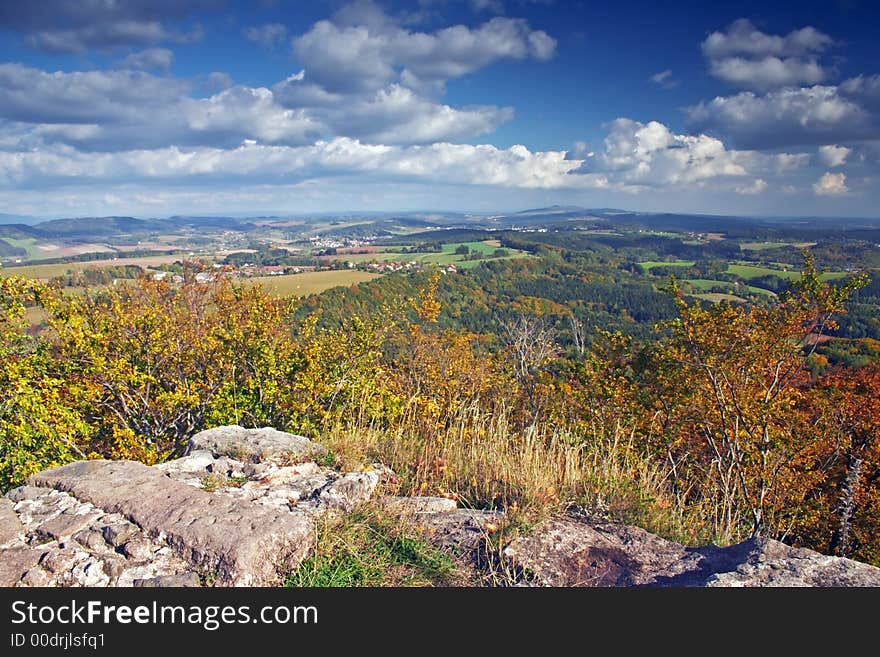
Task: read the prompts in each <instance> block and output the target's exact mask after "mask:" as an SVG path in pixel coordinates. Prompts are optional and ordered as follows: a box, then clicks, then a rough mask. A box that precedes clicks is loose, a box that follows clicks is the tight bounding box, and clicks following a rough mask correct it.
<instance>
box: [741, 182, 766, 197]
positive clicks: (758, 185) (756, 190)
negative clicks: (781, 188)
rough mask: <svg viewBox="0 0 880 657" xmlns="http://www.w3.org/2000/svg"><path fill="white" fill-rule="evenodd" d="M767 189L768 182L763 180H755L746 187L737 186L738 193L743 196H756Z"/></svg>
mask: <svg viewBox="0 0 880 657" xmlns="http://www.w3.org/2000/svg"><path fill="white" fill-rule="evenodd" d="M766 189H767V182H766V181H765V180H762V179H761V178H755V179H754V180H753V181H752V182H750V183H748V184H746V185H739V186H737V188H736V193H737V194H743V195H745V196H754V195H755V194H760V193H761V192H763V191H765V190H766Z"/></svg>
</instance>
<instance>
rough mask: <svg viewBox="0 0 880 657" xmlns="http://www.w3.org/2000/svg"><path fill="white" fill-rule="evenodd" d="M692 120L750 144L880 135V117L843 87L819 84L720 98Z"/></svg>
mask: <svg viewBox="0 0 880 657" xmlns="http://www.w3.org/2000/svg"><path fill="white" fill-rule="evenodd" d="M687 112H688V116H689V119H690V121H691V122H692V124H693V125H694V126H695V127H697V128H700V129H714V130H718V131H721V132H722V133H723V134H725V135H729V136H730V137H731V138H732V139H733V141H734V142H735V143H736V144H738V145H741V146H744V147H753V148H773V147H775V146H787V145H807V144H829V143H835V142H839V141H851V140H858V139H866V138H871V137H872V136H873V135H880V132H878V124H877V117H876V116H873V115H872V113H871V112H869V111H867V110H866V109H865V108H864V107H863V106H862V105H861V104H860V103H859V102H858V99H857V98H855V97H850V96H847V95H845V94H842V93H840V90H839V89H838V87H834V86H822V85H816V86H813V87H805V88H800V89H778V90H775V91H771V92H769V93H767V94H763V95H758V94H755V93H752V92H750V91H744V92H741V93H739V94H736V95H734V96H718V97H716V98H714V99H713V100H711V101H709V102H701V103H700V104H699V105H696V106H694V107H690V108H688V110H687Z"/></svg>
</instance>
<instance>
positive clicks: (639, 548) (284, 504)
mask: <svg viewBox="0 0 880 657" xmlns="http://www.w3.org/2000/svg"><path fill="white" fill-rule="evenodd" d="M324 454H326V450H325V449H324V448H323V447H322V446H320V445H317V444H316V443H313V442H311V441H309V440H308V439H306V438H303V437H302V436H296V435H293V434H288V433H284V432H281V431H276V430H274V429H269V428H266V429H244V428H242V427H238V426H231V427H219V428H216V429H211V430H208V431H203V432H201V433H199V434H196V435H195V436H194V437H193V439H192V440H191V442H190V445H189V450H188V453H187V455H186V456H184V457H183V458H180V459H176V460H174V461H170V462H168V463H163V464H161V465H157V466H153V467H148V466H145V465H142V464H140V463H135V462H130V461H115V462H111V461H80V462H77V463H71V464H69V465H65V466H62V467H59V468H54V469H51V470H46V471H44V472H41V473H39V474H37V475H34V476H33V477H31V479H30V480H29V482H28V485H26V486H21V487H19V488H15V489H13V490H11V491H9V492H8V493H7V495H6V497H2V498H0V586H201V585H221V586H237V585H251V586H272V585H278V584H280V583H282V582H283V578H284V577H285V575H286V574H287V573H289V572H290V570H291V569H292V568H294V567H295V566H297V565H298V564H299V563H300V562H301V561H302V560H303V559H304V558H305V557H306V556H307V555H308V554H309V551H310V550H311V548H312V546H313V545H314V543H315V527H316V521H317V520H318V518H320V516H321V515H322V514H325V513H328V512H331V511H335V512H341V513H346V512H349V511H351V510H352V509H354V508H356V507H357V506H358V505H360V504H362V503H364V502H367V501H368V500H370V499H373V498H374V497H375V496H376V494H377V491H381V492H382V494H383V496H382V497H381V499H379V500H377V502H378V503H379V504H381V506H382V507H383V508H384V509H385V511H386V512H388V513H391V514H394V515H396V516H397V517H399V518H400V521H401V522H406V523H407V524H408V525H409V526H411V527H412V528H413V529H414V530H417V531H421V532H422V533H423V535H424V536H425V537H426V539H427V540H428V541H430V542H431V543H433V544H434V545H436V546H438V547H439V548H441V549H444V550H448V551H450V552H452V553H454V554H456V555H457V556H458V557H459V558H460V559H462V560H464V561H466V562H468V563H469V564H470V566H471V567H473V568H476V569H483V570H485V571H491V573H492V574H493V577H492V578H489V579H491V580H492V581H494V582H496V583H498V582H500V583H503V584H513V585H522V586H880V569H878V568H874V567H872V566H869V565H866V564H862V563H858V562H855V561H851V560H849V559H841V558H838V557H829V556H825V555H821V554H818V553H816V552H813V551H810V550H803V549H796V548H792V547H789V546H787V545H784V544H782V543H779V542H776V541H771V540H752V541H746V542H744V543H741V544H739V545H734V546H731V547H725V548H720V547H716V546H707V547H700V548H687V547H684V546H682V545H679V544H677V543H674V542H671V541H668V540H665V539H663V538H660V537H659V536H656V535H654V534H651V533H649V532H646V531H644V530H642V529H639V528H638V527H632V526H628V525H621V524H612V523H595V522H588V521H586V520H584V519H581V518H574V517H572V518H563V519H555V520H551V521H548V522H546V523H544V524H543V525H542V526H539V527H538V528H537V529H536V530H535V531H534V532H532V533H531V534H529V535H525V536H520V537H518V538H515V539H513V540H512V541H509V542H507V543H506V544H505V545H502V546H501V547H499V545H498V544H499V542H500V540H499V539H498V537H499V536H501V535H503V534H498V533H496V532H498V531H499V528H502V527H503V525H504V522H505V517H504V514H503V513H501V512H497V511H480V510H472V509H460V508H458V507H457V505H456V503H455V502H454V501H452V500H449V499H445V498H436V497H396V496H391V495H386V494H385V493H386V492H387V491H386V490H385V487H383V486H382V483H383V482H386V483H387V482H393V481H394V480H395V477H394V473H393V472H391V471H390V470H389V469H387V468H385V467H384V466H381V465H379V464H375V465H373V466H372V467H369V468H366V469H364V470H363V471H357V472H346V473H343V472H339V471H338V470H336V469H333V468H330V467H326V466H321V465H318V463H316V462H315V461H314V460H313V459H315V458H319V457H321V456H323V455H324Z"/></svg>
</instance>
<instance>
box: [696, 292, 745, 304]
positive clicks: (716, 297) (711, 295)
mask: <svg viewBox="0 0 880 657" xmlns="http://www.w3.org/2000/svg"><path fill="white" fill-rule="evenodd" d="M691 296H692V297H696V298H697V299H703V300H704V301H711V302H712V303H721V302H722V301H731V302H734V301H735V302H737V303H747V302H746V300H745V299H743V298H742V297H738V296H736V295H735V294H724V293H723V292H706V293H703V294H692V295H691Z"/></svg>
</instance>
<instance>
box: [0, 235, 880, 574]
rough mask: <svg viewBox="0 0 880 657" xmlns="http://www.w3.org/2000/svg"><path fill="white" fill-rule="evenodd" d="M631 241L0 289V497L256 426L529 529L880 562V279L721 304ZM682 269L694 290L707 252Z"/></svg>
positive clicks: (803, 284)
mask: <svg viewBox="0 0 880 657" xmlns="http://www.w3.org/2000/svg"><path fill="white" fill-rule="evenodd" d="M447 232H448V231H447ZM569 237H570V236H569ZM615 239H616V238H615ZM627 239H628V238H627ZM647 239H648V243H647V245H646V242H645V241H644V240H643V239H636V240H634V241H635V242H636V243H635V244H630V243H628V242H627V241H626V240H625V239H623V240H619V241H618V242H615V243H613V244H609V243H608V240H602V239H596V238H594V237H586V236H584V237H583V239H582V240H581V241H577V240H573V241H572V240H569V241H568V242H566V243H565V244H566V246H565V247H564V248H563V247H562V246H560V244H559V243H558V242H559V239H558V236H557V235H556V234H555V233H553V232H547V233H543V234H540V235H537V234H534V235H523V234H516V233H510V234H509V235H505V236H504V239H503V240H502V244H503V246H504V247H506V248H518V249H523V250H526V251H528V252H529V253H531V254H532V257H530V258H519V259H505V260H492V261H487V262H485V263H482V264H481V265H480V266H478V267H476V268H474V269H472V270H470V271H469V272H467V273H466V274H443V275H441V273H440V271H439V270H428V269H426V271H423V272H420V273H415V274H408V275H402V274H395V275H388V276H384V277H382V278H380V279H377V280H375V281H372V282H370V283H366V284H362V285H360V286H357V287H352V288H337V289H335V290H331V291H328V292H325V293H323V294H321V295H316V296H313V297H310V298H308V299H305V300H295V299H282V298H277V297H274V296H272V295H270V294H269V293H267V292H266V291H265V290H263V289H262V288H261V287H259V286H257V287H254V286H237V285H236V284H234V283H233V282H232V281H229V280H225V279H222V278H221V279H218V280H215V281H213V282H210V283H197V282H196V280H195V273H196V272H197V271H198V266H197V265H196V264H193V263H184V266H183V268H182V271H183V274H184V282H183V283H182V284H174V283H170V282H169V281H167V280H163V281H156V280H153V279H152V278H151V277H147V276H142V277H141V278H139V279H137V280H136V281H133V282H130V283H121V284H118V285H113V286H110V287H108V288H106V289H96V290H95V291H93V292H92V293H89V294H83V295H75V296H71V295H65V294H64V293H63V289H62V287H61V286H60V285H45V284H42V283H39V282H36V281H32V280H26V279H23V278H18V277H15V276H9V277H5V278H0V308H2V311H3V314H2V319H0V384H2V388H0V389H2V393H0V485H2V487H3V488H4V489H5V488H9V487H11V486H15V485H18V484H20V483H22V482H23V481H24V480H25V479H26V478H27V476H29V475H30V474H32V473H34V472H36V471H38V470H40V469H43V468H46V467H48V466H52V465H56V464H60V463H63V462H66V461H70V460H74V459H80V458H98V457H103V458H133V459H138V460H141V461H144V462H146V463H153V462H156V461H161V460H163V459H167V458H170V457H173V456H175V455H178V454H179V453H180V452H181V450H182V449H183V447H184V446H185V444H186V441H187V439H188V438H189V436H190V435H192V434H193V433H194V432H195V431H198V430H200V429H202V428H205V427H210V426H216V425H221V424H228V423H238V424H242V425H247V426H266V425H271V426H275V427H278V428H280V429H286V430H290V431H294V432H298V433H304V434H307V435H309V436H311V437H314V438H315V439H317V440H319V441H321V442H324V443H325V444H327V445H328V446H329V447H330V448H331V450H332V453H333V454H334V455H335V458H336V459H337V460H340V461H347V462H354V463H370V462H372V461H382V462H385V463H387V464H388V465H390V466H391V467H392V468H394V469H395V470H396V471H397V472H398V473H399V474H400V477H401V486H402V488H403V489H404V490H405V491H406V492H409V493H416V494H417V493H422V494H435V495H447V496H451V497H455V498H456V499H458V500H459V501H460V503H461V504H463V505H470V506H474V507H480V508H505V509H507V510H508V511H509V512H510V513H511V515H512V516H513V517H515V518H519V519H520V522H521V526H522V527H524V528H527V527H528V524H529V523H530V522H531V521H532V520H534V519H535V518H536V517H539V516H542V515H545V514H548V513H558V512H562V511H564V510H566V509H577V510H579V511H581V512H583V513H587V514H591V515H594V516H597V517H605V518H612V519H616V520H623V521H627V522H634V523H637V524H641V525H642V526H644V527H646V528H648V529H650V530H653V531H657V532H659V533H661V534H663V535H666V536H669V537H671V538H675V539H678V540H682V541H685V542H690V543H697V542H705V541H716V542H718V543H721V544H726V543H731V542H735V541H737V540H741V539H743V538H745V537H748V536H753V535H765V536H772V537H775V538H778V539H781V540H784V541H787V542H789V543H791V544H794V545H802V546H809V547H812V548H814V549H818V550H820V551H823V552H827V553H833V554H840V555H847V556H851V557H854V558H858V559H862V560H866V561H869V562H872V563H880V443H878V432H880V406H878V404H880V395H878V390H880V364H878V358H877V356H878V353H880V350H877V349H876V341H877V339H878V337H880V336H878V333H877V331H878V326H877V316H878V315H877V302H878V287H877V282H876V281H871V282H869V281H868V277H866V276H864V275H863V274H855V273H853V274H852V275H850V276H847V277H845V278H838V279H836V280H833V281H826V280H823V279H822V278H820V276H819V272H817V271H816V263H817V262H819V261H820V260H821V262H822V264H823V265H825V264H826V263H827V262H833V260H834V249H831V250H830V252H829V249H814V250H813V251H814V254H810V253H806V255H801V256H799V257H800V258H801V262H800V263H799V267H800V269H801V270H802V271H801V273H800V275H799V276H798V277H795V278H791V277H789V278H787V279H786V281H785V282H784V284H783V283H782V282H779V283H778V285H776V288H777V290H778V296H761V295H755V296H753V297H752V296H750V297H749V298H748V302H746V303H728V302H726V301H725V302H721V303H714V304H713V303H709V302H706V301H704V300H701V299H698V298H695V297H693V296H690V295H689V294H688V293H686V292H685V290H684V285H685V284H684V283H682V284H679V283H678V281H677V280H676V279H675V278H669V277H668V276H667V274H669V273H670V272H668V271H666V270H665V268H664V267H661V271H660V272H657V274H656V275H655V274H653V273H651V272H648V273H641V272H640V271H639V269H638V267H637V266H636V263H637V262H639V261H641V260H644V259H645V258H646V257H651V256H653V257H657V258H660V257H663V255H664V254H665V253H666V252H667V251H668V248H667V247H668V244H667V242H670V240H666V239H665V238H658V239H657V240H655V239H654V238H653V237H649V238H647ZM678 241H679V243H680V242H681V240H678ZM572 245H574V247H576V248H573V246H572ZM633 249H634V250H633ZM646 250H647V253H646ZM700 253H701V255H700V256H699V257H697V256H696V255H695V256H694V258H693V259H694V260H695V263H694V265H693V266H694V267H696V268H698V269H700V268H702V269H700V271H702V272H703V273H702V274H701V275H706V269H705V268H710V267H712V266H713V264H712V259H713V258H714V255H715V254H714V251H711V249H710V250H708V251H707V250H706V249H701V250H700ZM671 255H674V256H675V257H682V256H683V255H685V254H684V253H682V252H676V253H674V254H671ZM738 257H741V256H738ZM690 275H692V274H690ZM33 305H37V306H40V307H41V308H42V309H43V310H44V312H45V313H46V315H47V316H48V319H47V321H46V323H45V325H44V326H42V327H39V328H34V327H33V326H30V325H29V324H28V322H27V321H26V318H25V315H26V310H27V307H29V306H33ZM847 311H848V312H847ZM834 335H837V336H838V337H837V338H836V339H834V340H830V341H827V340H826V338H827V337H828V336H834ZM850 338H858V339H850Z"/></svg>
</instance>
